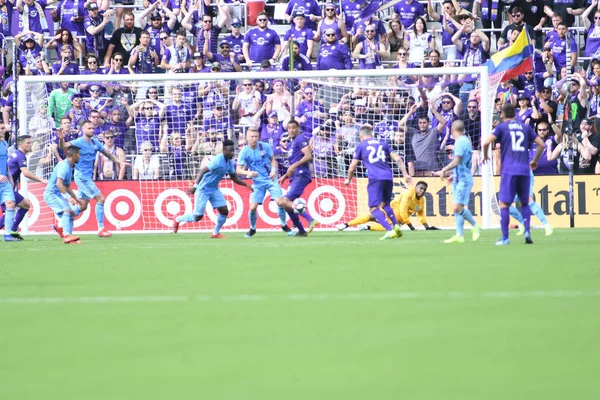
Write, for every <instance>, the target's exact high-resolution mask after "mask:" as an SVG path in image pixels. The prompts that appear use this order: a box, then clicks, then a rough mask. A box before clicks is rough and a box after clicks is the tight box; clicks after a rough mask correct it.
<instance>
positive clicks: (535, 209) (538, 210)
mask: <svg viewBox="0 0 600 400" xmlns="http://www.w3.org/2000/svg"><path fill="white" fill-rule="evenodd" d="M529 208H530V209H531V212H532V213H533V215H535V216H536V217H537V218H538V219H539V220H540V221H541V222H542V225H546V224H547V223H548V220H547V219H546V216H545V215H544V210H542V207H540V205H539V204H538V203H536V202H535V201H530V202H529Z"/></svg>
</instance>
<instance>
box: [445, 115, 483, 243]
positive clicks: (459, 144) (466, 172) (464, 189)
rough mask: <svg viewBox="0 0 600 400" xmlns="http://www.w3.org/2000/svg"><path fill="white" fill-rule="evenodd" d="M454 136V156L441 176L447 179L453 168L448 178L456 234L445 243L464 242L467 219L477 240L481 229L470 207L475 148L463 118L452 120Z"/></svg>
mask: <svg viewBox="0 0 600 400" xmlns="http://www.w3.org/2000/svg"><path fill="white" fill-rule="evenodd" d="M452 137H453V138H454V150H453V153H454V154H453V158H452V161H451V162H450V164H448V165H446V166H445V167H444V168H442V170H441V171H440V177H441V178H442V179H445V176H446V173H447V172H448V171H450V170H453V172H452V176H451V177H450V178H449V179H448V180H449V181H450V180H451V181H452V202H453V203H454V221H455V222H456V235H454V236H452V237H451V238H450V239H447V240H444V243H464V241H465V238H464V237H463V230H464V226H465V219H466V220H467V221H469V223H470V224H471V225H472V226H473V229H472V230H471V232H472V236H473V241H474V242H475V241H477V239H479V236H480V229H479V225H477V223H476V222H475V219H474V218H473V214H471V211H469V208H468V206H469V198H470V197H471V188H472V187H473V175H472V174H471V158H472V156H473V149H472V148H471V141H470V140H469V138H468V137H467V136H465V124H464V122H462V121H461V120H456V121H454V122H452Z"/></svg>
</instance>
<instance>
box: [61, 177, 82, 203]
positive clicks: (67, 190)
mask: <svg viewBox="0 0 600 400" xmlns="http://www.w3.org/2000/svg"><path fill="white" fill-rule="evenodd" d="M56 187H57V188H58V190H60V192H61V193H62V194H65V193H68V194H69V195H70V196H71V197H72V198H73V200H75V202H76V203H79V202H80V201H79V198H78V197H77V194H75V192H74V191H73V189H71V185H65V183H64V181H63V178H60V177H58V178H56Z"/></svg>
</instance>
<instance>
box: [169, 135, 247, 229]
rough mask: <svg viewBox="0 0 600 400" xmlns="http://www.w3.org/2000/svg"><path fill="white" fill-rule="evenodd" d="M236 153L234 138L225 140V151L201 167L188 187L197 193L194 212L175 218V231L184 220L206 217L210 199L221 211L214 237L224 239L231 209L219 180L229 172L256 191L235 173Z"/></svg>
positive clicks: (191, 220) (190, 190)
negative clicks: (194, 180) (222, 229)
mask: <svg viewBox="0 0 600 400" xmlns="http://www.w3.org/2000/svg"><path fill="white" fill-rule="evenodd" d="M234 153H235V150H234V144H233V141H232V140H225V141H223V152H222V153H221V154H218V155H216V156H215V157H214V158H213V159H212V160H210V162H209V163H208V164H207V165H205V166H203V167H202V168H200V172H198V176H197V177H196V183H195V184H194V186H192V187H190V188H189V189H188V191H187V192H188V194H194V193H195V199H194V200H195V201H194V212H192V213H187V214H184V215H181V216H179V217H177V218H175V219H174V220H173V233H177V231H178V230H179V224H181V223H182V222H198V221H200V220H201V219H202V218H203V217H204V211H205V210H206V203H208V202H209V201H210V204H211V205H212V206H213V208H216V209H217V210H218V211H219V216H218V217H217V224H216V225H215V229H214V230H213V233H212V235H210V237H211V238H213V239H224V238H225V236H223V235H221V233H220V232H221V227H222V226H223V224H225V221H226V220H227V215H229V209H228V208H227V201H225V196H223V193H222V192H221V190H220V189H219V182H221V180H222V179H223V178H224V177H225V175H227V174H229V177H230V178H231V180H232V181H233V182H234V183H237V184H238V185H241V186H245V187H247V188H248V189H249V190H250V191H251V192H254V189H252V186H250V185H248V184H247V183H246V182H244V181H243V180H241V179H240V178H238V176H237V175H236V173H235V164H234V162H233V154H234Z"/></svg>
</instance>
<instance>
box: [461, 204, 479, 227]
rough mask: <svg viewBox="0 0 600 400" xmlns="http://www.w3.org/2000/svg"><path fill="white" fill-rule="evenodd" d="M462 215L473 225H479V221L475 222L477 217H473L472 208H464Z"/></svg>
mask: <svg viewBox="0 0 600 400" xmlns="http://www.w3.org/2000/svg"><path fill="white" fill-rule="evenodd" d="M462 216H463V218H464V219H466V220H467V222H468V223H470V224H471V226H476V225H477V222H475V218H473V214H472V213H471V210H469V209H468V208H463V210H462Z"/></svg>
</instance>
